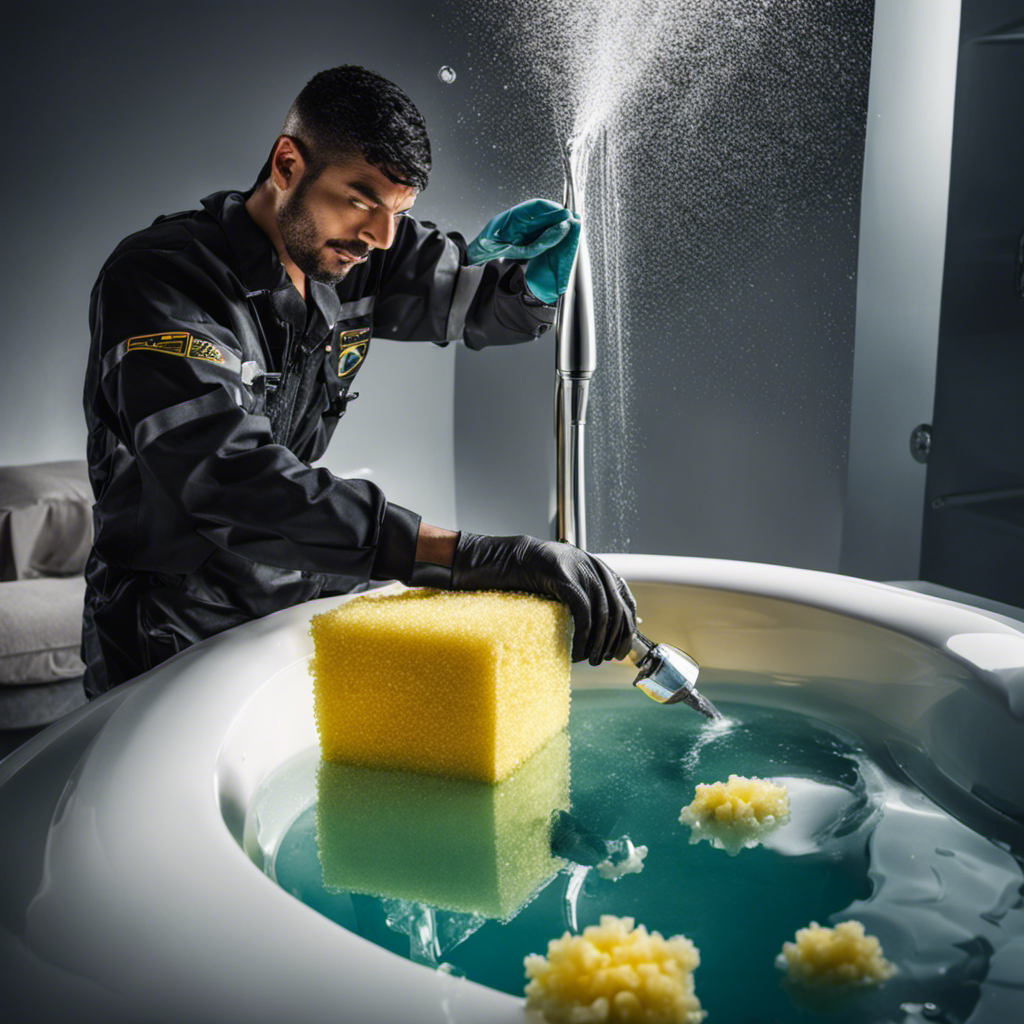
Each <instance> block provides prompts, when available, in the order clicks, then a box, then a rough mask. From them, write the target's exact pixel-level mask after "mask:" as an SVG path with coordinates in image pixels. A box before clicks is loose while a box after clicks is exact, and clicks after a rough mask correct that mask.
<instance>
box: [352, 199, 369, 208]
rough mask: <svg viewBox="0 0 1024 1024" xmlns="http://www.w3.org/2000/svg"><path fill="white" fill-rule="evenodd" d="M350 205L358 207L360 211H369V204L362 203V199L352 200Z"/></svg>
mask: <svg viewBox="0 0 1024 1024" xmlns="http://www.w3.org/2000/svg"><path fill="white" fill-rule="evenodd" d="M352 205H353V206H355V207H358V208H359V209H360V210H369V209H370V207H369V204H368V203H364V202H363V201H362V199H353V200H352Z"/></svg>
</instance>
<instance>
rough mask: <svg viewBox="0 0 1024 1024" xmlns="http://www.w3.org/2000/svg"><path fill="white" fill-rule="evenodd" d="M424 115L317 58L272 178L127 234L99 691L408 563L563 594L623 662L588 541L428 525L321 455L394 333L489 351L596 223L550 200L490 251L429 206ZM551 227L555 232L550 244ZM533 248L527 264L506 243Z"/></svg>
mask: <svg viewBox="0 0 1024 1024" xmlns="http://www.w3.org/2000/svg"><path fill="white" fill-rule="evenodd" d="M429 169H430V145H429V142H428V140H427V135H426V128H425V125H424V123H423V119H422V117H421V116H420V114H419V112H418V111H417V110H416V108H415V107H414V106H413V104H412V102H411V101H410V100H409V98H408V97H407V96H406V95H405V94H404V93H403V92H402V91H401V90H400V89H398V87H397V86H395V85H394V84H393V83H391V82H389V81H387V80H386V79H384V78H382V77H380V76H379V75H376V74H374V73H373V72H370V71H367V70H365V69H363V68H359V67H354V66H342V67H338V68H333V69H330V70H328V71H323V72H321V73H320V74H318V75H316V76H315V77H314V78H313V79H312V80H311V81H310V82H309V83H308V84H307V85H306V87H305V88H304V89H303V90H302V92H301V93H300V94H299V96H298V98H297V99H296V101H295V103H294V104H293V105H292V108H291V110H290V111H289V113H288V117H287V120H286V122H285V125H284V128H283V130H282V133H281V135H280V136H279V137H278V138H277V140H276V141H275V143H274V146H273V149H272V151H271V155H270V157H269V159H268V160H267V163H266V164H265V165H264V167H263V170H262V171H261V173H260V176H259V178H258V180H257V183H256V185H254V186H253V188H251V189H250V190H249V191H248V192H245V193H237V192H231V191H226V192H217V193H214V194H213V195H211V196H207V197H206V198H205V199H204V200H203V201H202V208H201V209H199V210H194V211H189V212H186V213H180V214H175V215H172V216H169V217H159V218H157V220H156V221H155V222H154V224H153V225H152V226H151V227H149V228H146V229H144V230H143V231H140V232H137V233H136V234H133V235H130V236H129V237H128V238H126V239H125V240H124V241H123V242H122V243H121V244H120V245H119V246H118V247H117V248H116V249H115V250H114V252H113V254H112V255H111V256H110V258H109V259H108V260H107V261H106V263H105V264H104V266H103V269H102V271H101V272H100V275H99V278H98V280H97V282H96V286H95V288H94V289H93V294H92V301H91V304H90V311H89V320H90V326H91V329H92V347H91V351H90V356H89V365H88V371H87V375H86V385H85V412H86V420H87V423H88V428H89V441H88V459H89V467H90V474H91V477H92V484H93V489H94V491H95V495H96V505H95V509H94V517H95V526H96V537H95V542H94V546H93V550H92V553H91V555H90V558H89V562H88V565H87V567H86V581H87V593H86V607H85V617H84V632H83V640H82V650H83V659H84V660H85V662H86V666H87V672H86V677H85V687H86V693H87V694H88V695H89V696H90V697H93V696H96V695H97V694H100V693H102V692H104V691H105V690H107V689H109V688H110V687H112V686H115V685H117V684H119V683H122V682H124V681H125V680H128V679H131V678H133V677H134V676H136V675H138V674H139V673H141V672H144V671H146V670H147V669H150V668H152V667H153V666H154V665H157V664H159V663H160V662H161V661H163V660H165V659H166V658H168V657H170V656H171V655H173V654H175V653H177V652H178V651H180V650H183V649H184V648H185V647H188V646H189V645H191V644H193V643H196V642H197V641H199V640H202V639H204V638H205V637H208V636H212V635H213V634H215V633H218V632H220V631H222V630H224V629H228V628H230V627H231V626H235V625H238V624H239V623H241V622H245V621H247V620H250V619H253V618H257V617H259V616H262V615H266V614H267V613H269V612H272V611H276V610H277V609H280V608H284V607H288V606H290V605H294V604H297V603H299V602H302V601H308V600H310V599H312V598H315V597H319V596H323V595H324V594H328V593H343V592H350V591H352V590H355V589H359V588H363V587H365V586H366V585H367V583H368V581H370V580H390V579H397V580H401V581H403V582H405V583H408V584H412V585H429V586H436V587H443V588H450V589H470V590H474V589H476V590H479V589H516V590H528V591H533V592H536V593H541V594H546V595H549V596H551V597H555V598H558V599H561V600H563V601H565V602H566V603H567V604H568V605H569V607H570V610H571V612H572V615H573V620H574V623H575V634H574V641H573V658H574V660H582V659H584V658H588V659H589V660H590V661H591V662H592V663H594V664H597V663H599V662H600V661H601V660H602V659H605V658H610V657H613V656H614V657H621V656H624V655H625V652H626V650H627V649H628V646H629V638H630V636H631V634H632V632H633V630H634V628H635V605H634V603H633V599H632V596H631V595H630V593H629V591H628V589H627V588H626V586H625V584H624V583H623V581H622V580H621V579H620V578H619V577H618V576H616V575H615V574H614V573H612V572H611V570H609V569H608V568H607V566H605V565H604V564H603V563H601V562H600V561H599V560H598V559H595V558H593V557H591V556H590V555H587V554H586V553H585V552H582V551H580V550H579V549H577V548H575V547H572V546H570V545H566V544H556V543H553V542H543V541H540V540H537V539H536V538H532V537H526V536H516V537H490V536H484V535H477V534H471V533H467V532H465V531H463V532H462V533H459V534H456V533H454V532H452V531H450V530H446V529H441V528H438V527H434V526H430V525H428V524H425V523H423V522H421V520H420V517H419V516H418V515H416V514H415V513H414V512H411V511H409V510H408V509H405V508H402V507H401V506H398V505H395V504H393V503H391V502H388V501H387V500H386V498H385V497H384V495H383V494H382V493H381V491H380V489H379V488H377V487H376V486H375V485H373V484H372V483H370V482H368V481H365V480H342V479H338V478H336V477H334V476H332V475H331V474H330V473H329V472H328V471H327V470H326V469H314V468H312V464H313V463H314V462H315V461H316V460H317V459H318V458H320V456H321V455H322V454H323V453H324V451H325V449H326V447H327V443H328V441H329V439H330V437H331V434H332V433H333V431H334V428H335V426H336V425H337V423H338V420H339V419H340V418H341V417H342V416H343V415H344V412H345V408H346V406H347V404H348V403H349V402H350V401H351V400H352V399H353V398H355V397H356V395H355V392H353V391H352V390H351V386H352V382H353V379H354V378H355V376H356V374H357V372H358V370H359V367H360V365H361V363H362V361H363V359H364V358H365V356H366V354H367V350H368V347H369V343H370V337H371V334H372V335H374V336H377V337H382V338H393V339H396V340H406V341H412V340H424V341H435V342H438V343H442V344H446V343H447V342H449V341H452V340H460V339H461V340H462V341H464V342H465V344H467V345H468V346H469V347H471V348H474V349H476V348H480V347H482V346H484V345H485V344H512V343H517V342H524V341H529V340H532V339H534V338H536V337H537V336H538V334H540V333H541V332H543V331H544V330H546V329H547V327H548V326H550V324H551V323H552V321H553V319H554V308H553V304H554V302H555V301H556V300H557V296H558V294H559V293H560V292H561V291H564V288H565V283H566V279H567V277H568V273H569V268H570V267H571V263H572V258H573V255H574V252H575V242H576V238H577V236H578V227H577V231H576V234H575V235H574V234H573V233H572V232H566V231H561V230H559V225H561V226H562V227H565V226H566V225H567V224H570V223H571V222H572V221H573V219H574V218H573V215H572V214H571V213H570V212H569V211H567V210H564V209H562V208H561V207H557V206H555V204H552V203H545V202H543V201H541V200H534V201H532V202H531V203H527V204H523V205H522V206H520V207H517V208H515V209H514V210H511V211H508V212H507V213H506V214H503V215H501V216H499V217H497V218H495V219H494V220H493V221H492V222H491V223H490V224H489V225H488V227H487V228H486V229H485V230H484V232H483V233H482V235H481V236H480V238H478V239H477V240H476V241H475V242H474V243H472V245H471V247H470V248H471V249H473V248H474V247H475V250H476V251H477V252H478V253H483V257H482V258H483V259H484V260H485V261H484V262H482V263H481V265H479V266H470V265H469V263H468V259H467V247H466V246H465V244H464V243H463V241H462V239H461V238H460V237H459V236H458V235H455V234H450V235H445V234H444V233H442V232H440V231H438V230H437V229H435V228H434V226H433V225H430V224H426V223H423V224H420V223H417V222H416V221H415V220H413V219H412V218H411V217H409V216H407V214H408V212H409V210H410V209H411V208H412V205H413V203H414V202H415V200H416V197H417V195H418V194H419V192H420V191H421V190H422V189H423V188H424V187H425V186H426V184H427V173H428V171H429ZM549 242H550V243H553V244H549ZM506 243H517V244H518V243H522V244H521V247H520V248H518V249H514V250H513V251H515V252H518V253H526V254H529V255H530V257H531V258H529V259H528V260H526V261H525V262H523V261H515V260H511V259H494V260H486V256H487V255H488V254H489V253H493V252H494V251H495V248H494V247H495V246H496V245H504V244H506Z"/></svg>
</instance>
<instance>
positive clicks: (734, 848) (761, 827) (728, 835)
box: [679, 775, 789, 855]
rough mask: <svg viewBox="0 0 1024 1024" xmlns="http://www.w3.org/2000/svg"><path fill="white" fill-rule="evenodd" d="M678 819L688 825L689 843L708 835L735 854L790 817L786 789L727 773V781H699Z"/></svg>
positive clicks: (755, 778) (766, 780)
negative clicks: (694, 792)
mask: <svg viewBox="0 0 1024 1024" xmlns="http://www.w3.org/2000/svg"><path fill="white" fill-rule="evenodd" d="M679 820H680V821H681V822H682V823H683V824H684V825H689V826H690V828H691V832H690V842H691V843H699V842H700V841H701V840H702V839H707V840H708V841H709V842H710V843H712V845H714V846H717V847H719V848H721V849H724V850H726V851H727V852H728V853H729V854H732V855H735V854H737V853H739V851H740V850H742V849H744V848H745V847H751V846H756V845H757V844H758V843H759V842H761V840H762V839H764V838H765V836H767V835H768V834H769V833H770V832H773V831H774V830H775V829H777V828H778V827H779V826H780V825H784V824H786V823H787V822H788V821H789V792H788V791H787V789H786V787H785V786H781V785H778V784H776V783H774V782H772V781H771V780H770V779H759V778H757V776H751V777H746V776H743V775H730V776H729V781H728V782H713V783H710V784H707V783H703V782H700V783H698V784H697V787H696V795H695V796H694V798H693V802H692V803H690V804H688V805H687V806H686V807H684V808H683V810H682V813H681V814H680V815H679Z"/></svg>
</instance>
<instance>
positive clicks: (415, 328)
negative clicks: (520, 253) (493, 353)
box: [373, 217, 555, 349]
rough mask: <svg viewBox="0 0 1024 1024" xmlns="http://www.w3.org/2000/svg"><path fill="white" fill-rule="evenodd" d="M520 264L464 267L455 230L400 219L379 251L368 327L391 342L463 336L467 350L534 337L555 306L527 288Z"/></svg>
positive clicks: (463, 251)
mask: <svg viewBox="0 0 1024 1024" xmlns="http://www.w3.org/2000/svg"><path fill="white" fill-rule="evenodd" d="M523 274H524V272H523V264H522V262H521V261H517V260H504V259H502V260H490V261H489V262H487V263H482V264H480V265H479V266H475V267H471V266H467V265H466V243H465V241H464V240H463V238H462V236H461V235H459V234H456V233H455V232H451V233H450V234H445V233H444V232H442V231H439V230H438V229H437V228H436V227H435V226H434V225H433V224H430V223H428V222H427V221H423V222H420V221H417V220H414V219H413V218H412V217H404V218H403V219H402V222H401V224H400V225H399V228H398V231H397V232H396V236H395V241H394V244H393V245H392V246H391V248H390V249H388V250H387V252H386V253H385V256H384V263H383V269H382V273H381V278H380V283H379V286H378V291H377V302H376V306H375V307H374V316H373V332H374V335H375V336H376V337H378V338H392V339H394V340H396V341H434V342H437V343H439V344H442V345H444V344H447V343H448V342H449V341H462V342H464V343H465V344H466V346H467V347H468V348H472V349H481V348H484V347H486V346H488V345H515V344H518V343H520V342H524V341H534V340H535V339H536V338H537V337H538V336H539V335H540V334H542V333H543V332H544V331H546V330H547V329H548V327H550V326H551V324H553V323H554V320H555V307H554V306H548V305H546V304H545V303H543V302H541V301H540V300H539V299H537V298H535V297H534V296H533V295H532V294H531V293H530V290H529V288H527V286H526V279H525V277H524V276H523Z"/></svg>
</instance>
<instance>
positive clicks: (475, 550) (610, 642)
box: [451, 530, 636, 665]
mask: <svg viewBox="0 0 1024 1024" xmlns="http://www.w3.org/2000/svg"><path fill="white" fill-rule="evenodd" d="M451 588H452V590H526V591H530V592H531V593H534V594H544V595H545V596H547V597H553V598H556V599H557V600H559V601H562V602H564V603H565V604H567V605H568V606H569V611H570V612H571V614H572V619H573V623H574V624H575V627H576V628H575V631H574V633H573V640H572V660H573V661H583V660H585V659H589V661H590V664H591V665H599V664H600V663H601V662H602V661H606V660H607V659H609V658H624V657H625V656H626V653H627V652H628V651H629V647H630V640H631V638H632V636H633V632H634V630H635V629H636V602H635V601H634V600H633V595H632V594H631V593H630V592H629V587H627V586H626V582H625V580H623V579H622V578H621V577H620V576H618V575H617V574H616V573H614V572H612V570H611V569H609V568H608V566H607V565H605V564H604V562H602V561H601V560H600V559H599V558H595V557H594V556H593V555H588V554H587V553H586V551H582V550H581V549H580V548H578V547H575V546H573V545H572V544H560V543H558V542H557V541H553V540H538V539H537V538H536V537H527V536H525V535H520V536H515V537H490V536H486V535H482V534H479V533H467V532H466V531H465V530H463V531H462V532H461V533H460V534H459V539H458V542H457V544H456V546H455V559H454V561H453V562H452V575H451Z"/></svg>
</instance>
